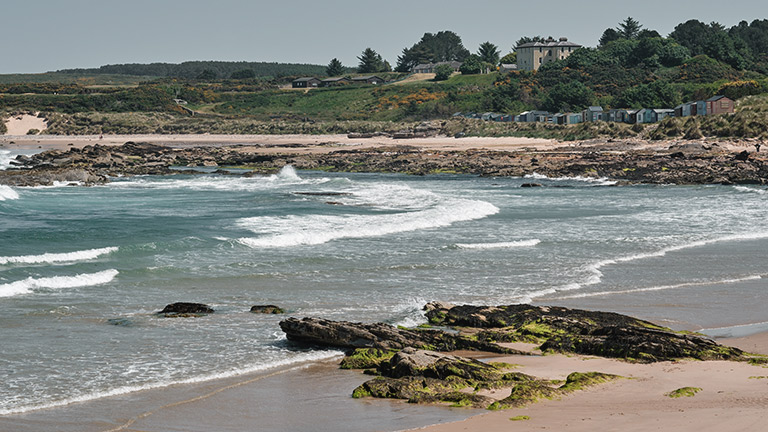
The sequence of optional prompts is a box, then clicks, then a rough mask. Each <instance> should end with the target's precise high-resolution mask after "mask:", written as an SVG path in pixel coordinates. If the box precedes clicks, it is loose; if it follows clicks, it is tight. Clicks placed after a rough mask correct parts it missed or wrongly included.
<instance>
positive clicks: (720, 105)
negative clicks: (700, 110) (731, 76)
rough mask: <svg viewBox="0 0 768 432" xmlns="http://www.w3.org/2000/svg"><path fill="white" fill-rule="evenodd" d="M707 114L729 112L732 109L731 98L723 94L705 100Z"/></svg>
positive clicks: (731, 111)
mask: <svg viewBox="0 0 768 432" xmlns="http://www.w3.org/2000/svg"><path fill="white" fill-rule="evenodd" d="M706 103H707V114H708V115H714V114H730V113H733V111H734V103H733V100H732V99H730V98H727V97H725V96H722V95H719V96H713V97H711V98H709V99H707V100H706Z"/></svg>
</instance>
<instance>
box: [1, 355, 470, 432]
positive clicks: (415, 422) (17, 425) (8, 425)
mask: <svg viewBox="0 0 768 432" xmlns="http://www.w3.org/2000/svg"><path fill="white" fill-rule="evenodd" d="M338 361H339V359H338V358H337V359H335V360H333V361H328V362H320V363H314V364H309V365H303V366H298V367H294V368H288V369H275V370H271V371H266V372H264V373H259V374H252V375H243V376H238V377H233V378H227V379H221V380H216V381H210V382H206V383H200V384H189V385H176V386H171V387H167V388H162V389H158V390H148V391H141V392H135V393H130V394H126V395H122V396H115V397H110V398H104V399H98V400H94V401H89V402H83V403H77V404H71V405H68V406H64V407H60V408H51V409H45V410H38V411H31V412H28V413H25V414H18V415H8V416H2V417H0V430H2V431H14V432H40V431H57V432H107V431H110V432H112V431H114V432H117V431H126V432H138V431H156V432H161V431H162V432H166V431H184V432H208V431H217V432H224V431H230V432H252V431H261V430H263V431H307V432H309V431H317V432H337V431H394V430H403V429H408V428H413V427H419V426H423V425H427V424H437V423H444V422H449V421H456V420H460V419H464V418H467V417H469V416H472V415H477V414H478V413H481V412H483V411H481V410H468V409H463V408H448V407H435V406H419V405H411V404H407V403H405V402H402V401H392V400H373V399H371V400H358V399H352V397H351V393H352V390H354V388H355V387H357V386H358V385H360V384H362V383H363V382H364V381H367V380H368V379H370V378H371V377H370V376H368V375H363V374H362V373H361V372H360V371H348V370H340V369H339V368H338Z"/></svg>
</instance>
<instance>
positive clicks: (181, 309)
mask: <svg viewBox="0 0 768 432" xmlns="http://www.w3.org/2000/svg"><path fill="white" fill-rule="evenodd" d="M213 312H214V310H213V308H211V307H210V306H208V305H205V304H202V303H185V302H179V303H172V304H169V305H167V306H166V307H165V308H163V310H161V311H160V312H158V314H160V315H165V316H167V317H171V316H172V317H177V316H196V315H201V314H211V313H213Z"/></svg>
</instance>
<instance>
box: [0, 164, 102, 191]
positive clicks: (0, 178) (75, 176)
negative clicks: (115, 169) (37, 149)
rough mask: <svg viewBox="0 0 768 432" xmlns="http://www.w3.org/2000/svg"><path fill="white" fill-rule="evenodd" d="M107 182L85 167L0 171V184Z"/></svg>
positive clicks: (82, 183)
mask: <svg viewBox="0 0 768 432" xmlns="http://www.w3.org/2000/svg"><path fill="white" fill-rule="evenodd" d="M106 182H107V177H106V176H104V175H101V174H98V173H96V172H94V171H93V170H90V169H85V168H72V167H67V168H36V169H33V170H7V171H0V184H5V185H8V186H25V187H35V186H53V185H56V184H73V185H84V186H91V185H95V184H102V183H106Z"/></svg>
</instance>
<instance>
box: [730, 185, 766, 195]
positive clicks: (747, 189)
mask: <svg viewBox="0 0 768 432" xmlns="http://www.w3.org/2000/svg"><path fill="white" fill-rule="evenodd" d="M733 189H735V190H737V191H739V192H748V193H756V194H759V195H765V194H767V193H768V190H766V189H756V188H751V187H747V186H733Z"/></svg>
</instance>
